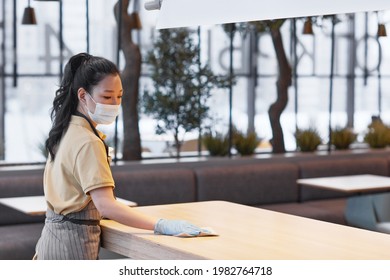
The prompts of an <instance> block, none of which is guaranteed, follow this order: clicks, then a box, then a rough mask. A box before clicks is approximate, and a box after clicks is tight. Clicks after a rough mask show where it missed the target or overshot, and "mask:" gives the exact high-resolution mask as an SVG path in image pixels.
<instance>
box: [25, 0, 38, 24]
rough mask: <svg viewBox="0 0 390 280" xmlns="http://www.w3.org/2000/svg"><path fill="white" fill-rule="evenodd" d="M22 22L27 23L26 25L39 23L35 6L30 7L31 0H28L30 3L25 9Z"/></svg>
mask: <svg viewBox="0 0 390 280" xmlns="http://www.w3.org/2000/svg"><path fill="white" fill-rule="evenodd" d="M22 24H25V25H34V24H37V19H36V17H35V11H34V8H32V7H30V0H28V5H27V7H26V8H25V9H24V13H23V18H22Z"/></svg>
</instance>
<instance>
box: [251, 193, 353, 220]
mask: <svg viewBox="0 0 390 280" xmlns="http://www.w3.org/2000/svg"><path fill="white" fill-rule="evenodd" d="M345 206H346V199H344V198H338V199H324V200H316V201H308V202H303V203H280V204H270V205H260V206H258V207H260V208H263V209H267V210H272V211H277V212H282V213H285V214H291V215H296V216H301V217H305V218H310V219H316V220H320V221H325V222H331V223H336V224H341V225H346V221H345V217H344V211H345Z"/></svg>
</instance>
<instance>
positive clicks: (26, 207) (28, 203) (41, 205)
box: [0, 195, 137, 215]
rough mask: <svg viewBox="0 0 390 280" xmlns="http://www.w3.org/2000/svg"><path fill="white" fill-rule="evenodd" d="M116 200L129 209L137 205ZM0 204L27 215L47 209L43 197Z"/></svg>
mask: <svg viewBox="0 0 390 280" xmlns="http://www.w3.org/2000/svg"><path fill="white" fill-rule="evenodd" d="M117 200H118V201H121V202H123V203H125V204H126V205H128V206H131V207H133V206H137V203H135V202H133V201H130V200H125V199H121V198H117ZM0 203H1V204H4V205H6V206H8V207H11V208H14V209H16V210H18V211H20V212H23V213H26V214H29V215H43V214H45V213H46V209H47V205H46V200H45V197H44V196H43V195H38V196H22V197H7V198H0Z"/></svg>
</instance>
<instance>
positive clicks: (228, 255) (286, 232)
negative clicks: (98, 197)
mask: <svg viewBox="0 0 390 280" xmlns="http://www.w3.org/2000/svg"><path fill="white" fill-rule="evenodd" d="M137 210H139V211H141V212H144V213H147V214H149V215H152V216H155V217H164V218H170V219H185V220H188V221H190V222H192V223H194V224H196V225H199V226H201V227H202V226H204V227H206V226H207V227H211V228H212V229H214V230H215V231H216V232H217V233H218V234H219V236H213V237H198V238H179V237H172V236H164V235H154V234H153V233H152V232H151V231H146V230H141V229H137V228H132V227H128V226H124V225H122V224H119V223H117V222H114V221H111V220H104V221H102V223H101V226H102V247H104V248H106V249H108V250H111V251H114V252H116V253H119V254H122V255H125V256H128V257H130V258H134V259H217V260H223V259H234V260H238V259H241V260H244V259H246V260H248V259H252V260H258V259H267V260H291V259H295V260H310V259H315V260H324V259H333V260H342V259H348V260H359V259H360V260H368V259H386V260H389V259H390V235H387V234H383V233H377V232H373V231H367V230H362V229H358V228H352V227H347V226H342V225H337V224H332V223H327V222H322V221H317V220H313V219H307V218H302V217H298V216H293V215H288V214H283V213H278V212H274V211H269V210H264V209H260V208H255V207H250V206H244V205H240V204H236V203H230V202H224V201H207V202H194V203H181V204H170V205H158V206H145V207H137Z"/></svg>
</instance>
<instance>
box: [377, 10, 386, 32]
mask: <svg viewBox="0 0 390 280" xmlns="http://www.w3.org/2000/svg"><path fill="white" fill-rule="evenodd" d="M376 17H377V19H378V31H377V36H378V37H386V36H387V32H386V26H385V24H384V22H383V15H382V13H381V12H378V11H377V12H376Z"/></svg>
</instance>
